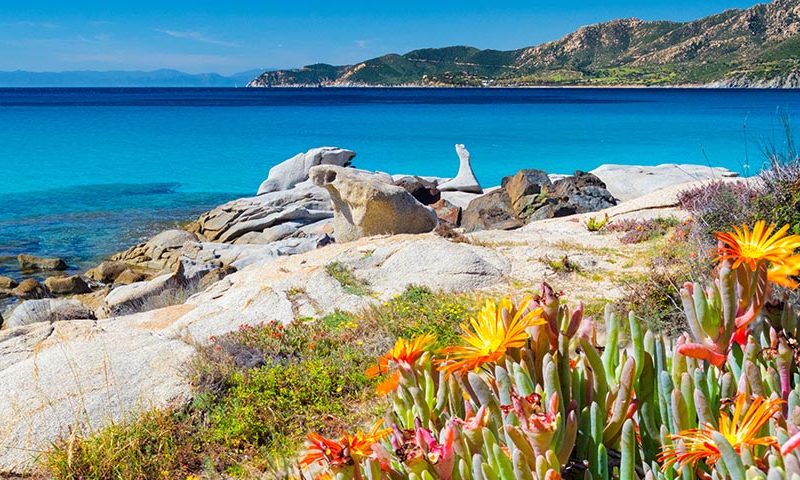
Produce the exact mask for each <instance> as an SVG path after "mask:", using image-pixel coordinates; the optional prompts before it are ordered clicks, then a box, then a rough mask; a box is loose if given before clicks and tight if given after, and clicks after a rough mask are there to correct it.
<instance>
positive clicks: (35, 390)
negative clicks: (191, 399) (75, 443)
mask: <svg viewBox="0 0 800 480" xmlns="http://www.w3.org/2000/svg"><path fill="white" fill-rule="evenodd" d="M193 352H194V349H193V348H192V347H190V346H189V345H187V344H186V343H184V342H182V341H181V340H179V339H177V338H168V337H165V336H163V335H161V334H159V333H157V332H156V331H155V329H154V328H152V327H151V328H147V327H139V328H134V327H132V326H131V325H130V323H129V322H120V323H115V321H107V322H97V321H92V320H73V321H69V322H56V323H53V324H50V323H36V324H32V325H28V326H24V327H18V328H12V329H4V330H2V331H0V379H1V380H2V381H0V451H2V453H0V472H3V473H4V474H12V475H13V474H19V473H31V470H32V464H33V459H34V457H35V456H36V455H37V453H36V452H40V451H44V450H46V449H48V448H49V446H50V443H51V442H52V441H55V440H56V439H57V438H59V437H63V436H66V435H68V434H69V433H70V428H71V427H74V426H75V424H76V422H77V423H79V424H81V427H82V428H86V429H87V430H86V431H94V430H96V429H99V428H101V427H102V426H104V425H107V424H108V423H109V422H112V421H114V422H120V421H122V420H126V419H128V418H130V417H129V416H130V415H131V414H133V413H134V412H138V411H142V410H146V409H149V408H152V407H155V406H166V405H167V404H169V403H170V402H173V401H176V402H182V401H184V400H185V399H186V398H187V397H188V395H189V391H190V390H189V385H188V384H187V383H186V380H185V378H184V376H183V373H182V371H181V368H182V367H181V365H183V364H184V362H186V360H187V359H188V358H189V357H190V355H191V354H192V353H193Z"/></svg>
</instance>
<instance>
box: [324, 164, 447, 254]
mask: <svg viewBox="0 0 800 480" xmlns="http://www.w3.org/2000/svg"><path fill="white" fill-rule="evenodd" d="M310 178H311V180H312V181H313V182H314V184H316V185H318V186H320V187H325V188H326V189H327V190H328V193H330V196H331V200H332V201H333V211H334V217H333V231H334V236H335V237H336V240H337V241H338V242H350V241H353V240H356V239H358V238H361V237H366V236H371V235H382V234H395V233H424V232H430V231H431V230H433V229H434V228H436V223H437V219H436V213H435V212H434V211H433V210H432V209H430V208H428V207H425V206H424V205H422V204H421V203H419V202H418V201H417V200H416V199H415V198H414V197H413V196H411V194H410V193H408V192H407V191H406V190H405V189H404V188H402V187H398V186H396V185H392V184H390V183H386V182H385V181H384V180H383V178H382V177H380V176H376V175H375V174H372V173H369V172H364V171H359V170H353V169H347V168H342V167H335V166H318V167H313V168H312V169H311V173H310Z"/></svg>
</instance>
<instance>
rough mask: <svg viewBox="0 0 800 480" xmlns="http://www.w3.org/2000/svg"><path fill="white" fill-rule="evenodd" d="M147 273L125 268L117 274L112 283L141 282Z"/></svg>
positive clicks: (127, 283) (128, 283)
mask: <svg viewBox="0 0 800 480" xmlns="http://www.w3.org/2000/svg"><path fill="white" fill-rule="evenodd" d="M146 278H147V275H145V274H144V273H142V272H137V271H135V270H131V269H127V270H125V271H124V272H122V273H120V274H119V275H117V278H115V279H114V285H130V284H131V283H136V282H141V281H142V280H145V279H146Z"/></svg>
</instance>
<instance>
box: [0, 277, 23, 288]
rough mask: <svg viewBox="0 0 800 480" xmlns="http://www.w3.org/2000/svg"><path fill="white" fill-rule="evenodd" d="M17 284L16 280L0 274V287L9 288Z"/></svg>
mask: <svg viewBox="0 0 800 480" xmlns="http://www.w3.org/2000/svg"><path fill="white" fill-rule="evenodd" d="M17 285H19V284H18V283H17V281H16V280H14V279H13V278H10V277H4V276H2V275H0V288H5V289H11V288H14V287H16V286H17Z"/></svg>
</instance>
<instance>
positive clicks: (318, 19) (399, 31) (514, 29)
mask: <svg viewBox="0 0 800 480" xmlns="http://www.w3.org/2000/svg"><path fill="white" fill-rule="evenodd" d="M756 3H763V2H757V1H754V0H710V1H707V2H704V3H703V4H701V5H698V4H697V2H692V1H690V0H674V1H669V2H668V1H664V0H658V1H654V2H650V3H649V4H647V5H643V4H641V3H638V2H634V1H632V0H612V1H610V2H605V3H604V4H603V5H602V6H598V5H586V4H585V2H581V1H580V0H568V1H565V2H560V3H559V4H558V5H553V4H550V3H549V2H539V1H534V2H530V1H524V0H513V1H504V2H499V3H496V4H493V5H491V6H487V5H485V4H484V3H483V2H479V1H477V0H466V1H462V2H459V3H458V4H453V3H450V2H448V3H447V4H430V3H429V2H424V1H422V0H411V1H409V2H405V3H403V4H402V5H393V4H382V3H379V2H378V3H373V2H366V1H365V0H358V1H350V2H338V3H336V4H330V3H328V2H322V1H320V0H312V1H306V2H297V3H294V4H283V3H281V4H275V3H265V2H256V1H255V0H244V1H242V2H236V4H235V5H232V4H221V3H220V2H214V1H211V0H199V1H195V2H192V3H191V4H187V3H186V2H179V1H161V2H157V1H155V0H144V1H141V2H137V3H136V4H135V5H131V4H117V3H112V4H109V3H108V2H102V1H99V0H79V1H76V2H69V3H66V4H65V3H62V2H56V1H55V0H47V1H34V2H22V1H18V0H11V1H8V2H3V3H2V5H0V18H2V19H3V21H2V22H0V25H2V26H3V28H2V29H0V53H2V55H0V71H4V72H13V71H17V70H21V71H28V72H46V73H50V72H53V73H58V72H67V71H86V70H91V71H101V72H104V71H145V72H149V71H153V70H159V69H173V70H178V71H182V72H186V73H190V74H200V73H218V74H220V75H225V76H228V75H232V74H236V73H241V72H248V71H251V70H260V69H268V68H295V67H300V66H303V65H308V64H313V63H329V64H334V65H341V64H352V63H355V62H358V61H360V60H364V59H368V58H373V57H377V56H380V55H383V54H386V53H405V52H408V51H410V50H415V49H418V48H429V47H446V46H453V45H470V46H474V47H477V48H491V49H498V50H513V49H517V48H521V47H526V46H530V45H536V44H540V43H543V42H546V41H551V40H555V39H558V38H560V37H561V36H563V35H565V34H567V33H569V32H571V31H574V30H575V29H577V28H578V27H580V26H582V25H587V24H592V23H598V22H602V21H608V20H613V19H616V18H629V17H637V18H642V19H645V20H674V21H686V20H692V19H695V18H699V17H703V16H705V15H709V14H713V13H717V12H720V11H723V10H725V9H728V8H747V7H750V6H752V5H754V4H756ZM242 12H245V13H242Z"/></svg>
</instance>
